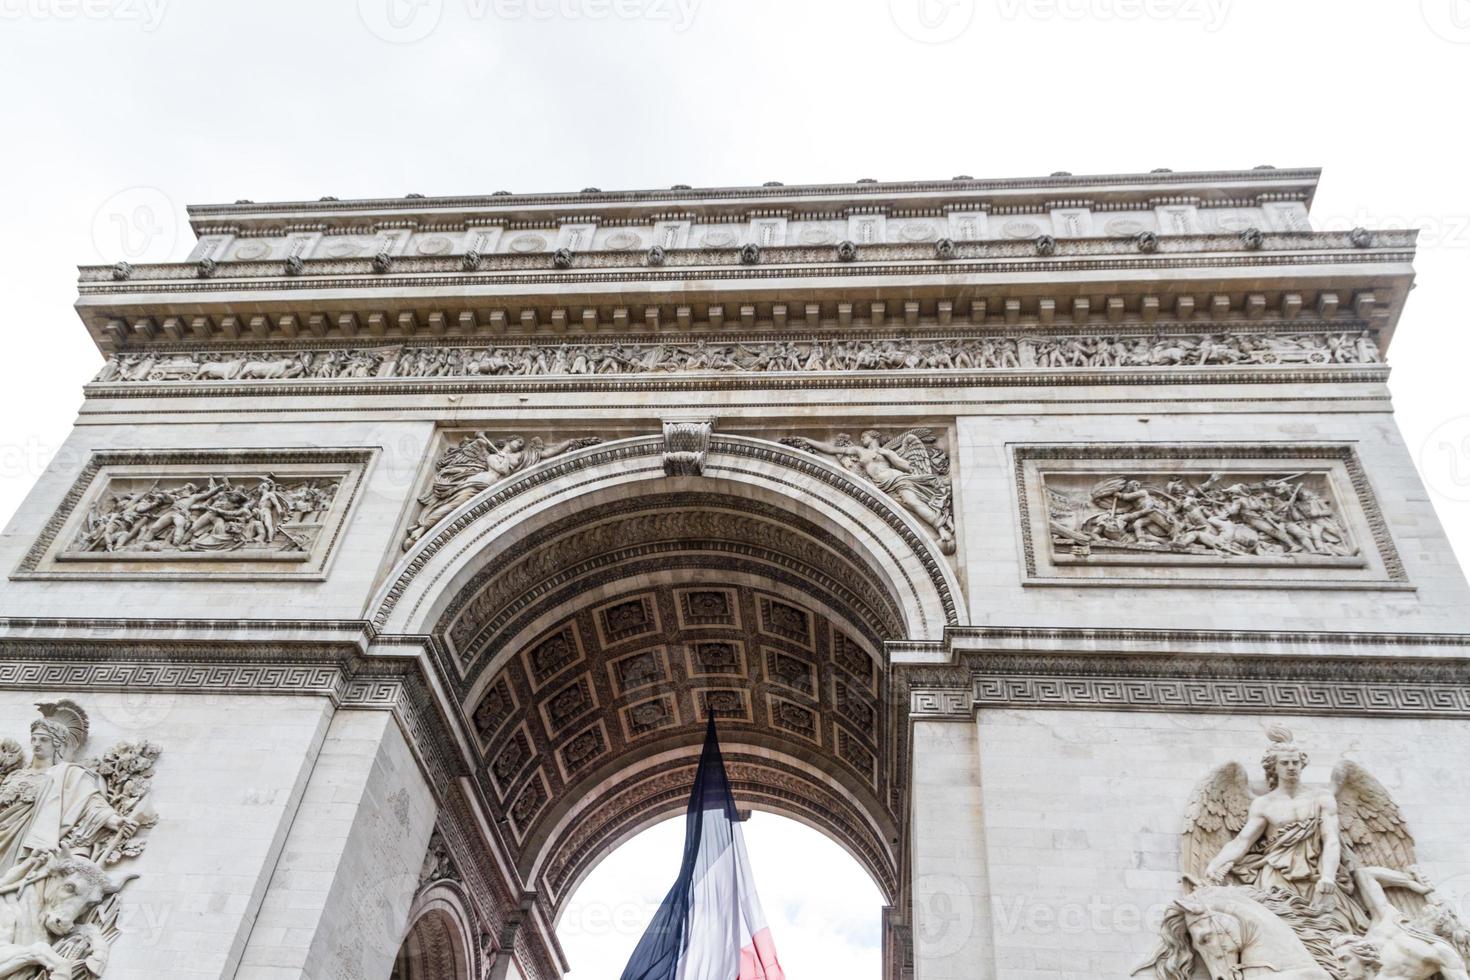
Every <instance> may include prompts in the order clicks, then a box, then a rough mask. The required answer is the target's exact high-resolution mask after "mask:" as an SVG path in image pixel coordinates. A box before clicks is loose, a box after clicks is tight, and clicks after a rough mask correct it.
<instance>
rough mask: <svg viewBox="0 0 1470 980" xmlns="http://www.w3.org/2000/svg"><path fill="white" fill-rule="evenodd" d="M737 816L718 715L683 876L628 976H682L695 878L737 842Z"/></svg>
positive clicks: (709, 736) (687, 835) (689, 828)
mask: <svg viewBox="0 0 1470 980" xmlns="http://www.w3.org/2000/svg"><path fill="white" fill-rule="evenodd" d="M708 810H723V811H724V813H725V817H726V819H724V820H706V819H705V812H706V811H708ZM735 820H736V813H735V799H734V797H733V796H732V795H731V793H730V781H729V779H728V778H727V777H726V775H725V762H724V759H723V758H721V756H720V742H719V739H718V737H717V736H716V734H715V720H714V718H713V717H711V718H710V720H709V727H708V729H707V730H706V732H705V737H704V752H703V753H702V754H701V755H700V757H699V771H698V772H697V773H696V774H695V777H694V789H693V791H692V792H691V793H690V794H689V808H688V810H687V811H686V813H685V816H684V860H683V863H682V864H681V865H680V867H679V877H678V880H676V881H675V882H674V887H673V888H671V889H669V893H668V895H666V896H665V897H664V900H663V904H661V905H660V906H659V909H658V911H657V912H656V913H654V916H653V921H652V922H650V923H649V924H648V930H647V931H646V932H645V933H644V934H643V938H642V939H640V940H639V941H638V945H637V946H636V947H635V948H634V949H633V955H632V957H630V958H629V960H628V965H627V966H626V967H625V968H624V969H623V975H622V980H676V975H677V973H678V970H679V960H680V958H681V957H682V956H683V955H684V951H685V950H686V949H687V948H688V946H689V909H690V896H691V893H692V890H693V886H694V883H695V882H697V881H699V879H700V878H701V877H702V876H703V875H704V873H705V872H706V871H707V870H708V869H709V867H710V865H712V864H714V862H715V861H717V860H718V859H719V856H720V854H721V853H723V852H724V851H725V849H726V848H728V847H730V846H731V841H732V839H733V836H734V831H733V827H734V823H735Z"/></svg>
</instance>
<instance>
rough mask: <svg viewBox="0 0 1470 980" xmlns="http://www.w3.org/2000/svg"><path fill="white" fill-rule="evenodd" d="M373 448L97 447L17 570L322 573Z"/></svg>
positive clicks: (33, 573) (30, 573)
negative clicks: (129, 449) (117, 449)
mask: <svg viewBox="0 0 1470 980" xmlns="http://www.w3.org/2000/svg"><path fill="white" fill-rule="evenodd" d="M372 456H373V453H372V451H371V450H299V449H280V450H249V451H212V450H199V451H190V450H169V451H159V452H142V451H135V452H99V453H95V454H94V455H93V457H92V458H91V460H89V461H88V463H87V465H86V467H84V469H83V471H82V474H81V475H80V476H79V477H78V478H77V481H76V482H75V483H74V484H73V485H72V488H71V490H70V491H69V492H68V494H67V496H66V498H65V500H64V501H63V502H62V506H61V508H60V509H59V510H58V511H57V513H56V514H55V515H54V516H53V517H52V519H51V521H50V522H48V524H47V526H46V528H45V530H44V531H43V532H42V534H41V537H40V539H39V540H38V541H37V542H36V544H35V546H34V547H32V549H31V551H30V552H29V554H28V555H27V556H26V558H25V559H24V560H23V561H22V563H21V566H20V568H19V569H18V570H17V572H16V575H17V576H18V577H91V576H107V577H116V576H141V577H177V576H180V575H207V576H212V577H215V576H217V577H234V578H254V577H261V578H275V577H285V578H302V577H305V578H320V577H321V576H322V575H323V574H324V571H325V568H326V564H327V562H328V561H329V559H330V557H331V553H332V550H333V546H334V544H335V542H336V539H337V537H338V536H339V535H340V533H341V531H342V528H343V526H344V523H345V520H346V516H347V512H348V510H349V509H350V507H351V505H352V503H353V501H354V499H355V497H356V494H357V491H358V488H359V485H360V483H361V480H362V477H363V474H364V472H365V470H366V467H367V464H368V462H369V461H370V460H371V459H372Z"/></svg>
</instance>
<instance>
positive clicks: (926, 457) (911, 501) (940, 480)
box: [781, 427, 955, 555]
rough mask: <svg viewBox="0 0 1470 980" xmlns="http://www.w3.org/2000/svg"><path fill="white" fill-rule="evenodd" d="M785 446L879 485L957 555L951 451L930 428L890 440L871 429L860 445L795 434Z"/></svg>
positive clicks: (843, 438)
mask: <svg viewBox="0 0 1470 980" xmlns="http://www.w3.org/2000/svg"><path fill="white" fill-rule="evenodd" d="M781 441H782V442H783V443H784V444H786V445H788V446H792V447H793V448H796V449H802V450H805V451H806V452H810V453H815V454H816V455H818V456H826V457H828V458H829V459H831V460H833V461H834V462H836V463H837V464H838V465H839V466H841V467H842V468H843V469H845V470H847V471H848V472H850V473H853V474H855V475H857V476H860V477H862V478H863V479H865V480H867V481H868V482H870V483H872V484H874V485H875V486H877V487H878V489H879V490H881V491H883V492H884V493H885V494H887V495H888V496H889V497H892V498H893V499H895V500H897V501H898V502H899V503H901V504H902V505H903V506H904V508H905V509H906V510H908V511H909V513H911V514H913V515H914V516H916V517H918V518H919V519H920V520H922V521H923V522H924V523H925V524H927V525H928V526H929V528H930V530H932V531H933V532H934V536H935V537H936V538H938V540H939V549H940V550H941V551H943V552H944V553H945V554H946V555H952V554H954V553H955V534H954V489H953V485H952V484H951V482H950V474H949V463H950V460H949V453H947V452H945V451H944V450H943V449H942V448H940V446H939V436H938V434H937V433H935V431H934V430H933V429H931V428H928V427H922V428H917V429H909V430H907V431H905V432H902V433H900V434H898V435H896V436H894V437H892V438H891V439H888V440H887V441H884V438H883V433H881V432H879V431H878V430H877V429H868V430H867V431H865V432H863V433H862V435H861V436H859V437H858V439H857V440H856V441H854V440H853V438H852V436H851V435H849V434H847V433H845V432H844V433H842V434H840V435H838V436H837V437H836V438H834V439H832V441H830V442H822V441H820V440H817V439H807V438H805V437H802V436H793V437H790V438H787V439H783V440H781Z"/></svg>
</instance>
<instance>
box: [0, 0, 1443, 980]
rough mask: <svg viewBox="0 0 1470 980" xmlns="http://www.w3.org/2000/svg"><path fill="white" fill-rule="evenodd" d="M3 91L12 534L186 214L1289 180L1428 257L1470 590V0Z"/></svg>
mask: <svg viewBox="0 0 1470 980" xmlns="http://www.w3.org/2000/svg"><path fill="white" fill-rule="evenodd" d="M390 5H391V6H390ZM599 15H600V16H599ZM385 38H387V40H385ZM0 83H3V87H0V91H3V92H4V97H3V99H0V137H3V139H4V146H5V149H4V150H3V151H0V190H3V192H4V193H5V194H6V196H7V200H6V204H5V206H4V208H3V210H0V220H3V222H4V226H3V230H4V234H3V235H0V299H3V303H4V309H5V311H6V324H5V326H6V328H7V329H6V339H7V347H6V356H4V357H0V410H3V412H0V519H8V517H9V515H10V514H11V513H12V512H13V511H14V509H15V507H16V505H17V504H18V503H19V501H20V499H21V498H22V496H23V495H24V494H25V493H26V492H27V491H28V489H29V487H30V485H31V483H32V482H33V481H34V479H35V478H36V476H37V475H38V474H39V472H40V471H41V469H42V468H44V466H45V465H46V462H47V461H48V460H49V459H50V457H51V455H52V454H53V453H54V452H55V450H56V447H57V446H58V445H59V444H60V442H61V440H62V439H63V438H64V437H65V435H66V432H67V430H68V428H69V426H70V424H71V420H72V418H73V416H74V413H75V410H76V407H77V405H78V404H79V402H80V392H79V388H80V385H81V384H82V383H83V382H84V381H85V380H86V379H87V378H88V377H89V376H91V374H92V373H93V372H94V371H95V370H96V369H97V367H98V365H99V364H100V358H99V355H98V354H97V353H96V351H95V350H94V349H93V347H92V345H91V343H90V341H89V340H88V339H87V338H86V336H85V334H84V333H83V331H82V329H81V326H80V324H79V323H78V321H77V319H76V317H75V314H74V313H73V312H72V311H71V309H70V306H71V303H72V302H73V300H74V298H75V294H76V290H75V270H74V266H75V265H76V264H78V263H92V262H113V261H116V260H117V259H119V258H129V259H131V260H133V261H139V260H150V259H177V258H181V257H182V256H183V255H184V254H185V252H186V250H187V243H188V240H189V236H188V232H187V229H186V228H185V227H184V224H183V222H184V211H183V206H184V204H185V203H186V202H195V203H204V202H217V201H232V200H235V199H236V198H241V197H248V198H252V199H254V200H260V201H264V200H270V199H302V198H307V199H314V198H316V197H319V196H321V195H324V194H331V195H335V196H338V197H343V198H347V197H365V196H385V195H394V194H404V193H408V192H419V193H425V194H464V193H484V192H487V191H490V190H495V189H499V188H506V189H510V190H516V191H542V190H567V189H579V188H581V187H584V186H588V185H596V186H599V187H603V188H608V189H612V188H623V187H665V186H668V185H670V184H674V183H688V184H694V185H701V184H729V183H760V182H762V181H766V180H783V181H786V182H787V183H797V182H802V181H825V180H842V179H856V178H859V177H876V178H880V179H907V178H947V177H951V176H953V175H955V174H958V173H968V174H974V175H976V176H982V177H999V176H1030V175H1037V174H1046V173H1050V172H1052V171H1055V170H1070V171H1072V172H1074V173H1089V172H1092V173H1097V172H1121V171H1141V170H1148V169H1151V168H1153V167H1163V166H1167V167H1172V168H1174V169H1175V170H1188V169H1216V168H1233V167H1250V166H1253V165H1255V164H1259V163H1273V164H1276V165H1278V166H1283V167H1286V166H1322V167H1324V168H1326V174H1325V178H1324V183H1323V186H1322V189H1321V191H1320V193H1319V195H1318V198H1317V203H1316V207H1315V209H1314V220H1315V221H1316V223H1317V225H1318V226H1319V227H1323V226H1327V227H1341V228H1349V227H1353V226H1356V225H1366V226H1369V227H1397V226H1419V227H1423V228H1424V229H1425V230H1426V231H1425V235H1424V237H1423V238H1422V239H1421V243H1422V248H1421V252H1420V258H1419V262H1418V268H1419V274H1420V288H1419V289H1418V290H1417V291H1416V293H1415V294H1414V297H1413V298H1412V300H1411V302H1410V305H1409V311H1408V315H1407V317H1406V318H1405V320H1404V322H1403V323H1402V324H1401V326H1400V330H1399V335H1398V338H1397V340H1396V342H1395V345H1394V347H1393V350H1392V351H1391V354H1390V361H1391V363H1392V364H1393V365H1394V378H1393V381H1392V388H1393V391H1394V393H1395V395H1396V399H1397V407H1398V413H1399V414H1398V421H1399V424H1400V425H1401V426H1402V428H1403V430H1404V432H1405V435H1406V438H1407V443H1408V446H1409V447H1410V451H1411V453H1412V454H1413V455H1414V457H1415V461H1416V463H1417V464H1418V465H1419V467H1420V471H1421V473H1422V474H1423V476H1424V478H1425V481H1426V484H1427V486H1428V488H1429V492H1430V495H1431V498H1432V499H1433V501H1434V503H1435V506H1436V507H1437V508H1438V511H1439V514H1440V517H1441V519H1442V520H1443V521H1444V522H1445V524H1446V526H1447V528H1448V529H1449V531H1450V533H1451V536H1452V539H1453V540H1454V542H1455V544H1456V547H1457V550H1458V553H1459V555H1460V557H1461V560H1462V562H1463V561H1465V560H1467V559H1470V398H1467V396H1466V382H1465V378H1464V374H1465V371H1464V365H1465V364H1466V363H1467V362H1470V333H1467V331H1466V330H1465V324H1464V319H1465V317H1464V312H1463V305H1462V303H1461V302H1460V301H1457V300H1456V299H1455V298H1454V297H1455V292H1454V291H1455V290H1456V289H1459V288H1463V286H1464V283H1465V281H1466V273H1467V271H1470V269H1467V259H1470V182H1467V180H1466V177H1465V174H1466V165H1465V148H1466V138H1465V126H1464V123H1463V121H1462V116H1463V112H1462V111H1461V109H1462V107H1461V105H1460V103H1461V101H1462V100H1463V98H1464V93H1465V92H1466V91H1470V0H1334V2H1327V0H417V3H415V2H414V0H361V2H360V3H359V2H358V0H317V2H309V0H0ZM762 824H764V825H765V826H769V827H773V828H777V829H773V830H771V831H770V832H769V836H770V840H771V841H772V843H770V844H769V853H770V855H772V856H774V861H772V860H771V857H770V856H768V854H767V849H766V848H767V845H766V844H765V843H764V842H763V843H760V844H758V843H757V842H756V841H757V839H764V838H765V837H766V836H767V832H766V831H764V830H762V831H760V832H757V830H756V827H758V826H760V825H762ZM780 826H781V825H780V824H779V823H778V822H777V820H776V818H773V817H762V818H760V819H759V820H758V821H756V823H754V824H752V851H753V859H754V860H755V861H756V862H757V863H758V864H760V865H762V867H763V868H764V867H765V865H766V864H767V863H775V864H777V865H778V866H781V867H784V866H787V865H789V864H790V862H788V861H787V860H785V858H784V857H783V856H781V855H787V854H795V853H802V854H806V855H809V856H810V861H809V865H808V867H809V870H808V871H807V873H806V875H805V877H804V879H803V880H804V881H805V882H806V887H807V888H808V889H809V892H810V894H809V895H808V896H807V900H806V902H805V904H804V905H801V907H800V908H798V909H797V911H796V912H794V913H793V915H794V917H795V921H796V922H798V923H804V924H805V925H804V926H803V928H807V927H810V928H811V929H812V930H814V932H813V934H816V932H822V931H833V932H835V934H836V935H837V938H833V939H831V941H830V943H829V944H828V946H827V951H828V953H829V955H831V956H839V957H840V956H848V955H852V956H862V955H867V956H868V957H869V959H868V960H866V961H865V962H871V963H872V964H873V967H872V970H870V974H871V975H873V976H876V975H877V974H876V972H875V971H876V963H877V956H876V953H875V952H873V951H872V949H871V948H869V949H868V952H867V954H864V953H863V949H864V948H865V945H864V944H865V943H867V944H870V942H871V940H872V939H873V937H872V936H868V935H859V934H857V933H851V934H850V931H848V930H846V927H845V926H843V925H842V923H845V922H847V921H848V920H847V918H846V916H847V914H848V911H849V910H848V909H846V907H845V906H840V905H838V906H834V905H833V904H831V903H832V902H833V901H834V900H835V901H839V902H840V901H841V900H842V899H843V894H837V893H839V892H840V891H841V890H840V889H836V888H829V887H826V885H825V882H828V881H835V880H837V879H836V876H838V875H841V874H844V873H851V872H852V871H853V870H854V869H853V867H852V866H851V865H845V864H844V862H845V861H846V859H845V858H843V859H837V858H835V857H833V856H832V855H835V854H836V853H838V852H836V849H835V848H831V849H829V852H828V856H823V855H822V853H820V852H818V851H817V850H815V849H813V848H807V847H806V846H805V844H804V843H803V844H802V847H801V848H799V849H793V848H794V845H793V844H792V842H794V841H799V840H800V839H799V838H798V837H797V836H796V835H795V834H789V835H787V834H785V832H784V831H781V830H779V828H780ZM655 836H656V835H654V834H650V835H648V836H647V837H646V838H640V840H639V842H637V843H636V844H635V845H634V846H635V847H636V846H639V845H641V844H642V842H643V841H644V840H647V841H649V842H650V843H649V844H648V845H647V846H648V848H650V849H651V850H652V851H653V852H656V853H659V854H663V853H664V852H665V850H667V851H668V853H671V854H677V850H678V848H677V845H676V844H675V845H668V842H666V841H655V840H654V838H655ZM783 847H784V848H788V850H784V851H783V850H782V848H783ZM629 853H632V851H631V849H630V851H629ZM622 859H623V855H622V854H619V855H617V856H615V858H614V859H613V860H622ZM639 864H640V862H638V861H632V865H633V866H638V865H639ZM611 866H612V865H611V864H609V865H604V868H606V867H611ZM761 873H762V874H763V875H764V880H765V881H767V882H769V884H766V885H764V887H766V888H768V889H771V890H772V892H773V893H774V887H775V882H774V879H776V878H777V877H778V875H777V874H775V873H767V872H765V871H762V872H761ZM671 874H672V872H670V876H669V877H670V880H671ZM602 877H603V878H605V877H607V876H606V874H604V875H602ZM660 880H662V879H660ZM812 882H819V883H823V884H822V885H820V886H818V887H811V884H810V883H812ZM800 884H801V882H798V885H800ZM663 887H666V885H660V886H659V887H658V888H656V889H655V891H661V889H662V888H663ZM791 894H792V895H794V896H796V897H794V898H792V899H791V900H792V901H793V902H797V903H798V904H800V903H801V899H800V895H801V888H800V887H798V888H797V889H796V891H794V892H792V893H791ZM834 896H835V898H834ZM771 900H772V899H770V898H768V901H771ZM783 901H784V900H783ZM872 907H873V909H874V912H873V914H874V916H876V899H875V900H874V903H873V905H872ZM788 928H789V927H788ZM843 936H847V937H848V938H847V939H843V938H841V937H843ZM801 942H802V940H797V939H787V940H785V941H784V944H785V946H786V947H787V948H792V947H799V946H800V945H801ZM578 948H581V947H580V945H579V944H578ZM617 973H618V967H617V966H612V967H608V966H606V965H605V964H599V965H598V966H597V967H587V968H586V969H584V971H583V972H581V973H580V974H579V980H601V978H602V977H615V976H616V975H617ZM834 975H839V974H835V973H833V972H831V971H828V970H823V971H819V972H816V973H810V972H808V973H804V974H797V973H795V972H794V971H793V980H810V977H812V976H834ZM854 975H856V974H854Z"/></svg>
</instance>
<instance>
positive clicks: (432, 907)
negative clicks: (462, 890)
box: [389, 883, 476, 980]
mask: <svg viewBox="0 0 1470 980" xmlns="http://www.w3.org/2000/svg"><path fill="white" fill-rule="evenodd" d="M409 921H410V923H411V924H410V926H409V928H408V933H407V935H406V936H405V937H404V940H403V945H402V946H401V947H400V948H399V950H398V956H397V958H396V959H395V960H394V961H393V973H392V975H391V976H390V978H389V980H475V976H476V975H475V944H474V943H473V942H472V941H471V938H470V937H471V934H472V933H471V929H470V922H471V918H470V916H469V915H468V913H467V910H466V906H465V902H464V899H463V897H462V896H461V895H460V894H459V892H458V889H457V888H456V887H455V886H454V885H452V884H449V883H439V884H436V885H434V886H433V887H431V888H429V889H427V890H425V891H424V892H423V893H421V894H420V895H419V896H418V898H417V900H416V901H415V902H414V908H413V910H412V912H411V913H410V919H409Z"/></svg>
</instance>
